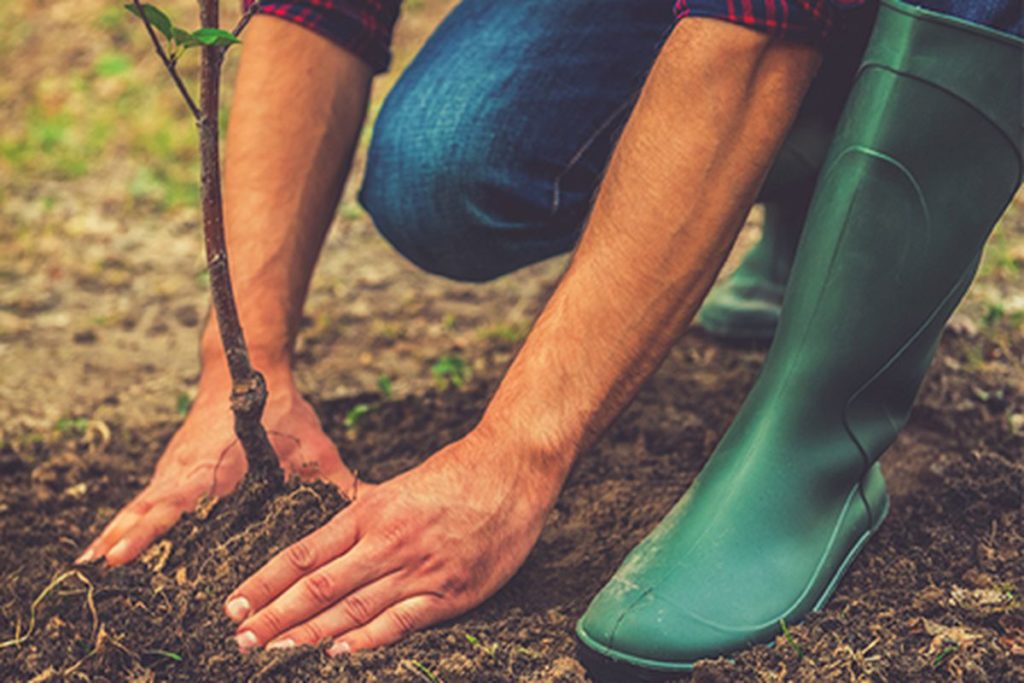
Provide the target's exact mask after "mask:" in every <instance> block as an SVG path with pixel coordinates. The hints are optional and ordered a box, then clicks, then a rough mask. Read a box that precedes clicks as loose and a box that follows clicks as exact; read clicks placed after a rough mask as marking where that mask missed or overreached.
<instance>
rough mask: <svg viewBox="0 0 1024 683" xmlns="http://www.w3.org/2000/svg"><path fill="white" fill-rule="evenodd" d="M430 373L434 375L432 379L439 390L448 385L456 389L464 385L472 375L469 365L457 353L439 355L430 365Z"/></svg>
mask: <svg viewBox="0 0 1024 683" xmlns="http://www.w3.org/2000/svg"><path fill="white" fill-rule="evenodd" d="M430 374H431V375H433V376H434V380H435V381H436V382H437V386H438V387H439V388H440V389H441V390H444V389H447V388H448V387H455V388H456V389H458V388H460V387H462V386H463V385H465V384H466V382H468V381H469V379H470V377H471V376H472V373H471V372H470V369H469V365H467V364H466V361H464V360H463V359H462V357H461V356H457V355H446V356H441V358H439V359H438V360H437V362H436V363H434V364H433V365H432V366H430Z"/></svg>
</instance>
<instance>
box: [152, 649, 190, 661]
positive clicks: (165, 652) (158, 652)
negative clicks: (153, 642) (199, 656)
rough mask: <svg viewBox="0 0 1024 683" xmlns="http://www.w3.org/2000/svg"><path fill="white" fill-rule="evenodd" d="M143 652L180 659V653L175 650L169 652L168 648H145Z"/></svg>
mask: <svg viewBox="0 0 1024 683" xmlns="http://www.w3.org/2000/svg"><path fill="white" fill-rule="evenodd" d="M143 654H147V655H156V656H158V657H166V658H167V659H173V660H174V661H176V662H180V661H182V657H181V655H179V654H178V653H177V652H171V651H170V650H146V651H145V652H144V653H143Z"/></svg>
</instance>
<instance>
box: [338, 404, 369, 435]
mask: <svg viewBox="0 0 1024 683" xmlns="http://www.w3.org/2000/svg"><path fill="white" fill-rule="evenodd" d="M376 409H377V406H374V405H370V404H368V403H357V404H356V405H354V406H352V409H351V410H349V411H348V412H347V413H345V420H344V423H345V427H347V428H348V429H355V428H356V427H357V426H358V425H359V421H360V420H362V419H363V418H364V417H365V416H367V415H369V414H370V413H372V412H373V411H374V410H376Z"/></svg>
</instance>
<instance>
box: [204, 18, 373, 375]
mask: <svg viewBox="0 0 1024 683" xmlns="http://www.w3.org/2000/svg"><path fill="white" fill-rule="evenodd" d="M242 55H243V56H242V62H241V65H240V68H239V73H238V79H237V83H236V86H235V95H234V101H233V104H232V110H231V118H230V122H229V127H228V140H227V149H226V160H225V175H224V200H225V205H224V211H225V220H226V233H227V241H228V253H229V257H230V264H231V276H232V279H233V283H234V289H235V296H236V298H237V301H238V308H239V314H240V317H241V321H242V326H243V329H244V331H245V335H246V341H247V342H248V345H249V348H250V352H251V354H252V357H253V363H254V365H255V366H256V368H257V369H259V370H261V371H263V372H264V373H267V374H269V375H271V381H272V383H273V379H274V376H287V375H288V366H289V362H290V354H291V350H292V346H293V344H294V339H295V335H296V332H297V330H298V325H299V322H300V320H301V315H302V305H303V302H304V300H305V297H306V292H307V289H308V287H309V280H310V277H311V275H312V272H313V267H314V265H315V263H316V260H317V256H318V254H319V251H320V248H321V246H322V244H323V240H324V237H325V235H326V233H327V229H328V227H329V225H330V223H331V219H332V217H333V215H334V210H335V208H336V206H337V203H338V199H339V197H340V194H341V190H342V187H343V186H344V181H345V178H346V176H347V174H348V170H349V166H350V163H351V158H352V153H353V150H354V148H355V144H356V141H357V139H358V135H359V130H360V127H361V125H362V122H363V117H364V114H365V110H366V101H367V93H368V89H369V83H370V78H371V71H370V68H369V67H368V66H366V64H364V63H363V62H362V61H360V60H359V59H358V58H356V57H354V56H353V55H352V54H351V53H349V52H347V51H345V50H344V49H342V48H340V47H338V46H337V45H335V44H333V43H331V42H330V41H328V40H327V39H325V38H323V37H322V36H319V35H317V34H316V33H313V32H311V31H308V30H306V29H304V28H301V27H299V26H297V25H295V24H292V23H289V22H285V21H281V20H278V19H274V18H270V17H263V16H257V17H255V18H254V19H253V20H252V23H251V25H250V26H249V28H248V29H247V31H246V46H245V50H243V52H242ZM202 359H203V376H204V379H207V381H211V380H210V378H214V380H213V381H216V378H217V377H218V376H220V375H222V374H223V373H224V372H225V371H226V367H224V365H225V363H224V359H223V352H222V350H221V345H220V340H219V336H218V335H217V329H216V321H215V320H213V319H212V318H211V320H210V322H209V323H208V324H207V327H206V330H205V331H204V334H203V340H202Z"/></svg>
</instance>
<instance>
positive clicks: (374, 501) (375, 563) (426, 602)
mask: <svg viewBox="0 0 1024 683" xmlns="http://www.w3.org/2000/svg"><path fill="white" fill-rule="evenodd" d="M563 476H564V474H562V473H559V474H557V475H552V474H546V473H544V472H543V470H542V469H538V468H534V467H531V466H530V465H529V464H528V463H527V462H525V458H523V457H518V458H517V457H515V456H514V455H513V456H506V454H505V453H503V452H499V444H498V443H495V442H494V440H489V439H486V438H484V437H481V436H479V435H476V434H470V435H469V436H467V437H465V438H463V439H461V440H460V441H457V442H455V443H454V444H452V445H450V446H448V447H447V448H444V449H442V450H441V451H439V452H438V453H436V454H435V455H434V456H432V457H431V458H430V459H428V460H427V461H426V462H424V463H423V464H421V465H419V466H418V467H416V468H414V469H412V470H410V471H408V472H406V473H404V474H401V475H399V476H398V477H395V478H394V479H392V480H390V481H388V482H386V483H384V484H381V485H379V486H377V487H376V488H373V489H370V490H366V491H364V490H363V489H360V493H359V496H358V498H357V499H356V500H355V501H353V502H352V503H351V504H350V505H349V506H348V507H347V508H346V509H344V510H342V511H341V512H340V513H338V515H336V516H335V517H334V518H333V519H332V520H331V521H330V522H328V523H327V524H326V525H325V526H323V527H322V528H320V529H318V530H317V531H315V532H313V533H312V534H310V535H308V536H306V537H305V538H304V539H302V540H301V541H299V542H298V543H295V544H294V545H292V546H290V547H289V548H287V549H285V550H284V551H282V552H281V553H279V554H278V555H277V556H276V557H274V558H273V559H271V560H270V561H269V562H268V563H267V564H266V565H264V566H263V568H261V569H260V570H259V571H258V572H257V573H256V574H254V575H253V576H252V577H250V578H249V579H247V580H246V581H245V582H244V583H243V584H242V585H241V586H240V587H239V588H238V589H237V590H235V591H234V592H233V593H232V594H231V596H230V597H229V598H228V600H227V601H226V603H225V612H226V613H227V615H228V617H229V618H231V619H232V620H233V621H236V622H241V623H240V624H239V626H238V630H237V635H236V640H237V642H238V644H239V647H240V648H241V649H242V650H243V651H244V650H250V649H252V648H255V647H260V646H267V647H268V649H274V648H287V647H295V646H299V645H317V644H319V643H321V642H322V641H325V640H328V639H331V640H333V644H332V646H331V647H330V649H329V653H330V654H332V655H338V654H343V653H346V652H354V651H357V650H364V649H367V648H373V647H378V646H381V645H387V644H390V643H394V642H396V641H398V640H400V639H402V638H404V637H405V636H407V635H409V634H410V633H412V632H413V631H416V630H419V629H422V628H424V627H426V626H429V625H431V624H434V623H436V622H439V621H442V620H445V619H449V618H451V617H455V616H457V615H459V614H462V613H463V612H466V611H467V610H469V609H470V608H472V607H475V606H476V605H478V604H480V603H481V602H483V601H484V600H485V599H487V598H488V597H489V596H491V595H492V594H494V593H495V592H496V591H497V590H498V589H499V588H501V586H502V585H504V584H505V582H507V581H508V580H509V579H510V578H511V577H512V575H513V574H514V573H515V572H516V570H518V569H519V567H520V565H521V564H522V563H523V561H524V560H525V559H526V556H527V554H528V553H529V552H530V549H531V548H532V547H533V545H534V544H535V543H536V541H537V538H538V537H539V536H540V532H541V529H542V527H543V525H544V520H545V518H546V516H547V513H548V511H549V510H550V508H551V506H552V505H553V503H554V500H555V498H556V496H557V494H558V489H559V487H560V485H561V481H562V478H563Z"/></svg>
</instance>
